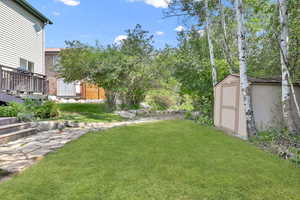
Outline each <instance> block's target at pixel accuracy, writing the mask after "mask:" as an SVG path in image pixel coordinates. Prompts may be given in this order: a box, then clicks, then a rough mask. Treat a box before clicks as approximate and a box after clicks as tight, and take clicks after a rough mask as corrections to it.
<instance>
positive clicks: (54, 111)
mask: <svg viewBox="0 0 300 200" xmlns="http://www.w3.org/2000/svg"><path fill="white" fill-rule="evenodd" d="M34 113H35V117H37V118H40V119H49V118H53V117H57V116H58V115H59V111H58V106H57V104H56V103H55V102H53V101H45V102H43V103H42V104H41V105H40V106H37V107H36V108H35V110H34Z"/></svg>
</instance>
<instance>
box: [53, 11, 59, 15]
mask: <svg viewBox="0 0 300 200" xmlns="http://www.w3.org/2000/svg"><path fill="white" fill-rule="evenodd" d="M52 15H54V16H59V15H60V12H57V11H54V12H53V13H52Z"/></svg>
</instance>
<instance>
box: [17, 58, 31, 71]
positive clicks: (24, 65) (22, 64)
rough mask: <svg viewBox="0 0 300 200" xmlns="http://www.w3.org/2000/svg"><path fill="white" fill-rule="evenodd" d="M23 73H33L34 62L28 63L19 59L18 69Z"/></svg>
mask: <svg viewBox="0 0 300 200" xmlns="http://www.w3.org/2000/svg"><path fill="white" fill-rule="evenodd" d="M19 69H21V70H24V71H30V72H34V62H30V61H28V60H26V59H24V58H20V68H19Z"/></svg>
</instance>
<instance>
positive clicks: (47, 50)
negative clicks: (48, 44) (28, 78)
mask: <svg viewBox="0 0 300 200" xmlns="http://www.w3.org/2000/svg"><path fill="white" fill-rule="evenodd" d="M61 50H62V48H46V50H45V51H46V52H49V53H56V52H60V51H61Z"/></svg>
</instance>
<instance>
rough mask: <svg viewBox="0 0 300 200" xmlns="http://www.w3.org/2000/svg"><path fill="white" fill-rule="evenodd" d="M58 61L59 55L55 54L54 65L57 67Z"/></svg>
mask: <svg viewBox="0 0 300 200" xmlns="http://www.w3.org/2000/svg"><path fill="white" fill-rule="evenodd" d="M58 63H59V60H58V56H57V55H55V56H53V66H54V67H55V66H56V65H58Z"/></svg>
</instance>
